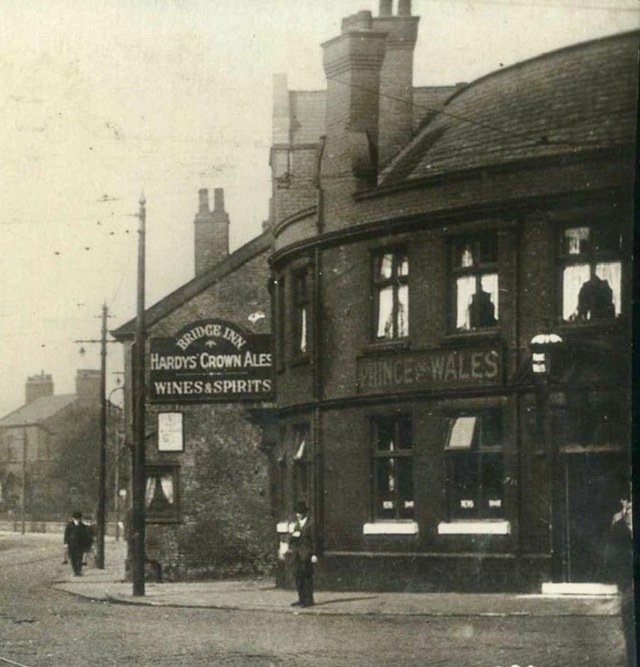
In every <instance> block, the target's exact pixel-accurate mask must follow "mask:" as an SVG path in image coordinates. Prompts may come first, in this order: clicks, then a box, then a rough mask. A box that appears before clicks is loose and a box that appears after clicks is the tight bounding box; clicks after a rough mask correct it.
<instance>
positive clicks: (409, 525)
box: [362, 521, 418, 535]
mask: <svg viewBox="0 0 640 667" xmlns="http://www.w3.org/2000/svg"><path fill="white" fill-rule="evenodd" d="M362 534H363V535H417V534H418V524H417V523H416V522H415V521H376V522H371V523H365V524H364V525H363V526H362Z"/></svg>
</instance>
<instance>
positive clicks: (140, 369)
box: [131, 194, 147, 596]
mask: <svg viewBox="0 0 640 667" xmlns="http://www.w3.org/2000/svg"><path fill="white" fill-rule="evenodd" d="M145 205H146V200H145V198H144V194H143V195H142V196H141V197H140V210H139V213H138V218H139V220H140V227H139V230H138V234H139V236H138V303H137V313H136V331H135V342H134V348H133V354H132V362H133V398H134V400H133V430H134V441H133V470H132V477H133V479H132V484H131V491H132V499H131V505H132V508H131V509H132V531H131V533H132V541H133V545H132V547H133V553H132V554H131V555H132V579H133V595H134V596H143V595H144V594H145V590H144V583H145V582H144V563H145V544H144V539H145V521H146V517H145V489H146V470H145V437H144V435H145V393H146V392H145V328H146V327H145V313H144V289H145V285H144V278H145V225H146V215H147V214H146V210H145Z"/></svg>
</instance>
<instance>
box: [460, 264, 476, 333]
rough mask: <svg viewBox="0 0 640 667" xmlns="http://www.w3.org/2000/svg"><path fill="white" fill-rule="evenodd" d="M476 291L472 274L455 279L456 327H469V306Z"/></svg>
mask: <svg viewBox="0 0 640 667" xmlns="http://www.w3.org/2000/svg"><path fill="white" fill-rule="evenodd" d="M475 291H476V279H475V277H474V276H462V277H460V278H458V279H457V280H456V328H457V329H469V328H470V326H471V325H470V322H469V306H470V305H471V297H472V296H473V294H474V293H475Z"/></svg>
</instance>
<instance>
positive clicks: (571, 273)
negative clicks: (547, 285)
mask: <svg viewBox="0 0 640 667" xmlns="http://www.w3.org/2000/svg"><path fill="white" fill-rule="evenodd" d="M589 274H590V271H589V265H588V264H575V265H574V266H567V267H566V268H565V269H564V271H563V273H562V319H563V320H575V319H578V295H579V293H580V288H581V287H582V285H584V283H586V282H587V281H588V280H589Z"/></svg>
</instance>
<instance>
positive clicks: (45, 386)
mask: <svg viewBox="0 0 640 667" xmlns="http://www.w3.org/2000/svg"><path fill="white" fill-rule="evenodd" d="M45 396H53V378H52V377H51V375H45V373H44V371H42V372H41V373H40V375H32V376H31V377H28V378H27V382H26V384H25V403H31V402H32V401H35V400H36V398H43V397H45Z"/></svg>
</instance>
